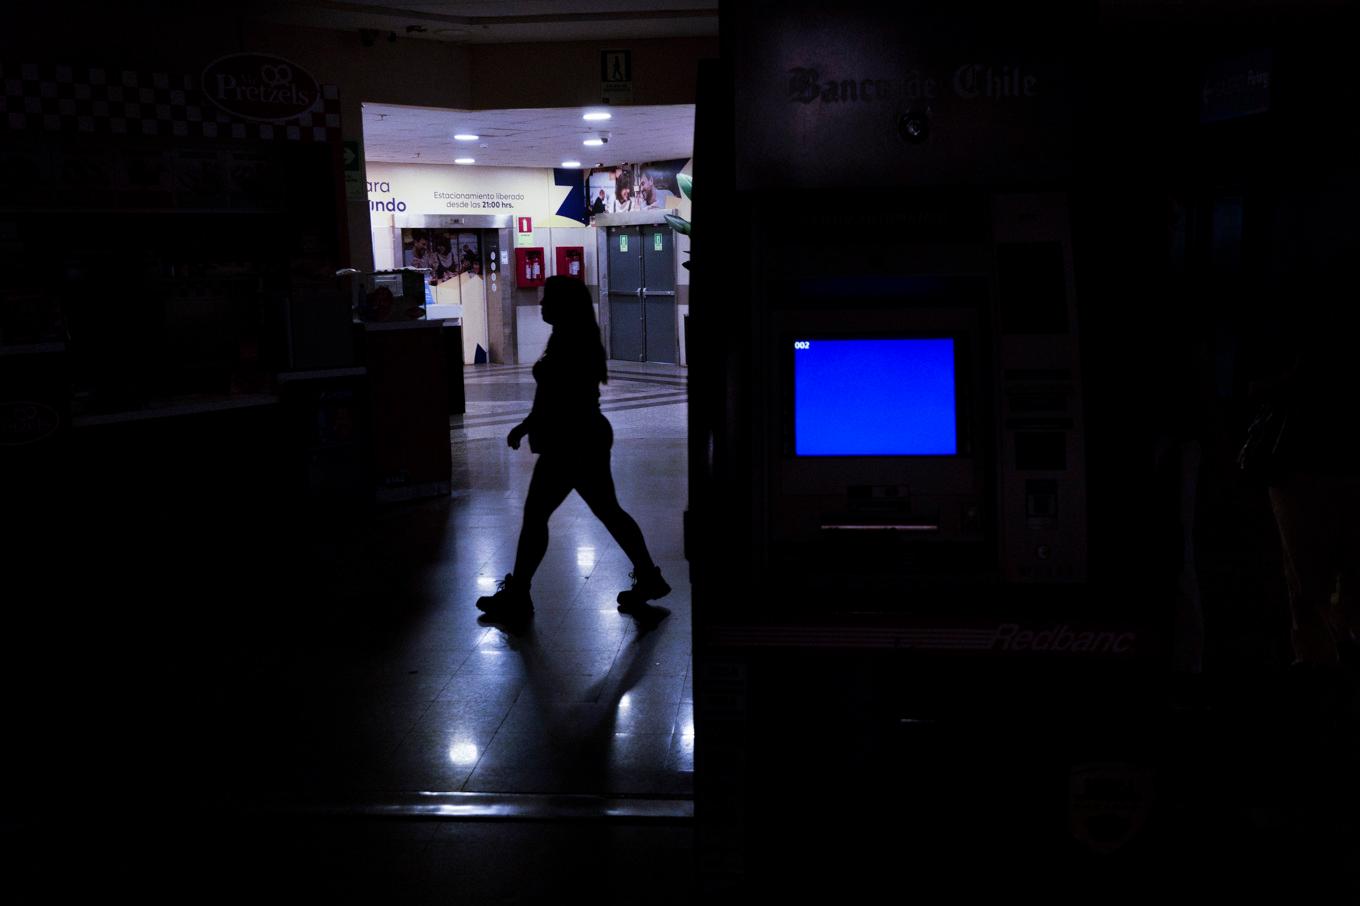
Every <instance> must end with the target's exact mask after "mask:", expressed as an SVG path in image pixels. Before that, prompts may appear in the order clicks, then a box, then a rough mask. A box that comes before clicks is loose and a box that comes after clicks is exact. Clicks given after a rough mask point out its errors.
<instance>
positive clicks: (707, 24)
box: [256, 0, 718, 44]
mask: <svg viewBox="0 0 1360 906" xmlns="http://www.w3.org/2000/svg"><path fill="white" fill-rule="evenodd" d="M256 8H257V9H258V11H259V14H260V15H261V16H262V17H263V18H266V19H269V20H271V21H275V22H286V23H289V24H292V25H306V26H311V27H315V28H334V29H345V30H348V29H354V30H358V29H369V30H373V31H376V32H379V33H380V39H386V37H387V36H388V35H393V36H395V37H396V38H399V39H405V38H416V39H425V40H435V41H452V42H455V43H459V44H494V43H508V42H521V41H523V42H536V41H608V40H616V39H621V38H677V37H696V36H703V35H710V36H711V35H716V34H717V33H718V0H441V2H422V0H361V2H336V0H283V2H272V3H257V4H256Z"/></svg>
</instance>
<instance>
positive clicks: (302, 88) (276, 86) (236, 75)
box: [203, 53, 321, 123]
mask: <svg viewBox="0 0 1360 906" xmlns="http://www.w3.org/2000/svg"><path fill="white" fill-rule="evenodd" d="M203 93H204V94H205V95H207V97H208V100H210V101H212V102H213V103H214V104H216V105H217V106H218V107H220V108H221V109H223V110H225V111H226V112H227V113H230V114H231V115H232V116H239V117H241V118H242V119H247V120H256V121H258V122H264V123H280V122H286V121H287V120H291V119H296V118H297V117H299V116H301V115H302V114H304V113H306V112H307V111H308V110H311V109H312V107H313V106H314V105H315V104H316V102H317V101H318V100H319V99H320V97H321V86H320V85H319V84H317V81H316V79H314V78H312V75H311V73H309V72H307V70H305V69H303V68H302V67H301V66H298V65H297V64H296V63H291V62H289V61H288V60H285V59H283V58H282V57H275V56H272V55H270V54H262V53H237V54H231V55H229V56H225V57H220V58H218V59H216V60H214V61H213V62H211V63H209V64H208V65H207V66H206V67H205V68H204V70H203Z"/></svg>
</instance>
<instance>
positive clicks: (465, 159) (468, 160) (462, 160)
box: [454, 157, 477, 164]
mask: <svg viewBox="0 0 1360 906" xmlns="http://www.w3.org/2000/svg"><path fill="white" fill-rule="evenodd" d="M454 163H455V164H475V163H477V161H475V160H473V159H472V158H471V157H460V158H458V159H457V160H455V161H454Z"/></svg>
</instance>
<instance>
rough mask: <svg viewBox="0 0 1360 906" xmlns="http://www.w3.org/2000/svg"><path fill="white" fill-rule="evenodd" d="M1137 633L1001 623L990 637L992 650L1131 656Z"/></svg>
mask: <svg viewBox="0 0 1360 906" xmlns="http://www.w3.org/2000/svg"><path fill="white" fill-rule="evenodd" d="M1137 641H1138V633H1136V632H1131V631H1121V630H1109V629H1101V630H1077V629H1073V628H1072V627H1071V626H1069V625H1067V624H1066V623H1059V624H1058V625H1056V626H1050V627H1048V628H1046V629H1041V630H1034V629H1026V628H1024V627H1022V626H1021V625H1020V624H1019V623H1002V624H1000V625H999V626H997V627H996V632H995V633H993V635H992V645H991V648H992V650H993V651H1025V652H1029V651H1033V652H1040V653H1048V654H1131V653H1132V652H1133V648H1134V645H1135V644H1136V643H1137Z"/></svg>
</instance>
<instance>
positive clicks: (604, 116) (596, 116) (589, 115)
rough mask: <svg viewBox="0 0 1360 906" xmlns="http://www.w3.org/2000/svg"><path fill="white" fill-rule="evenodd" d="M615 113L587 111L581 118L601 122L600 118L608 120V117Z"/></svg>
mask: <svg viewBox="0 0 1360 906" xmlns="http://www.w3.org/2000/svg"><path fill="white" fill-rule="evenodd" d="M613 115H614V114H612V113H603V112H596V113H587V114H586V115H585V116H583V117H581V119H583V120H589V121H590V122H592V123H595V122H599V121H600V120H607V119H609V118H610V117H612V116H613Z"/></svg>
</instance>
